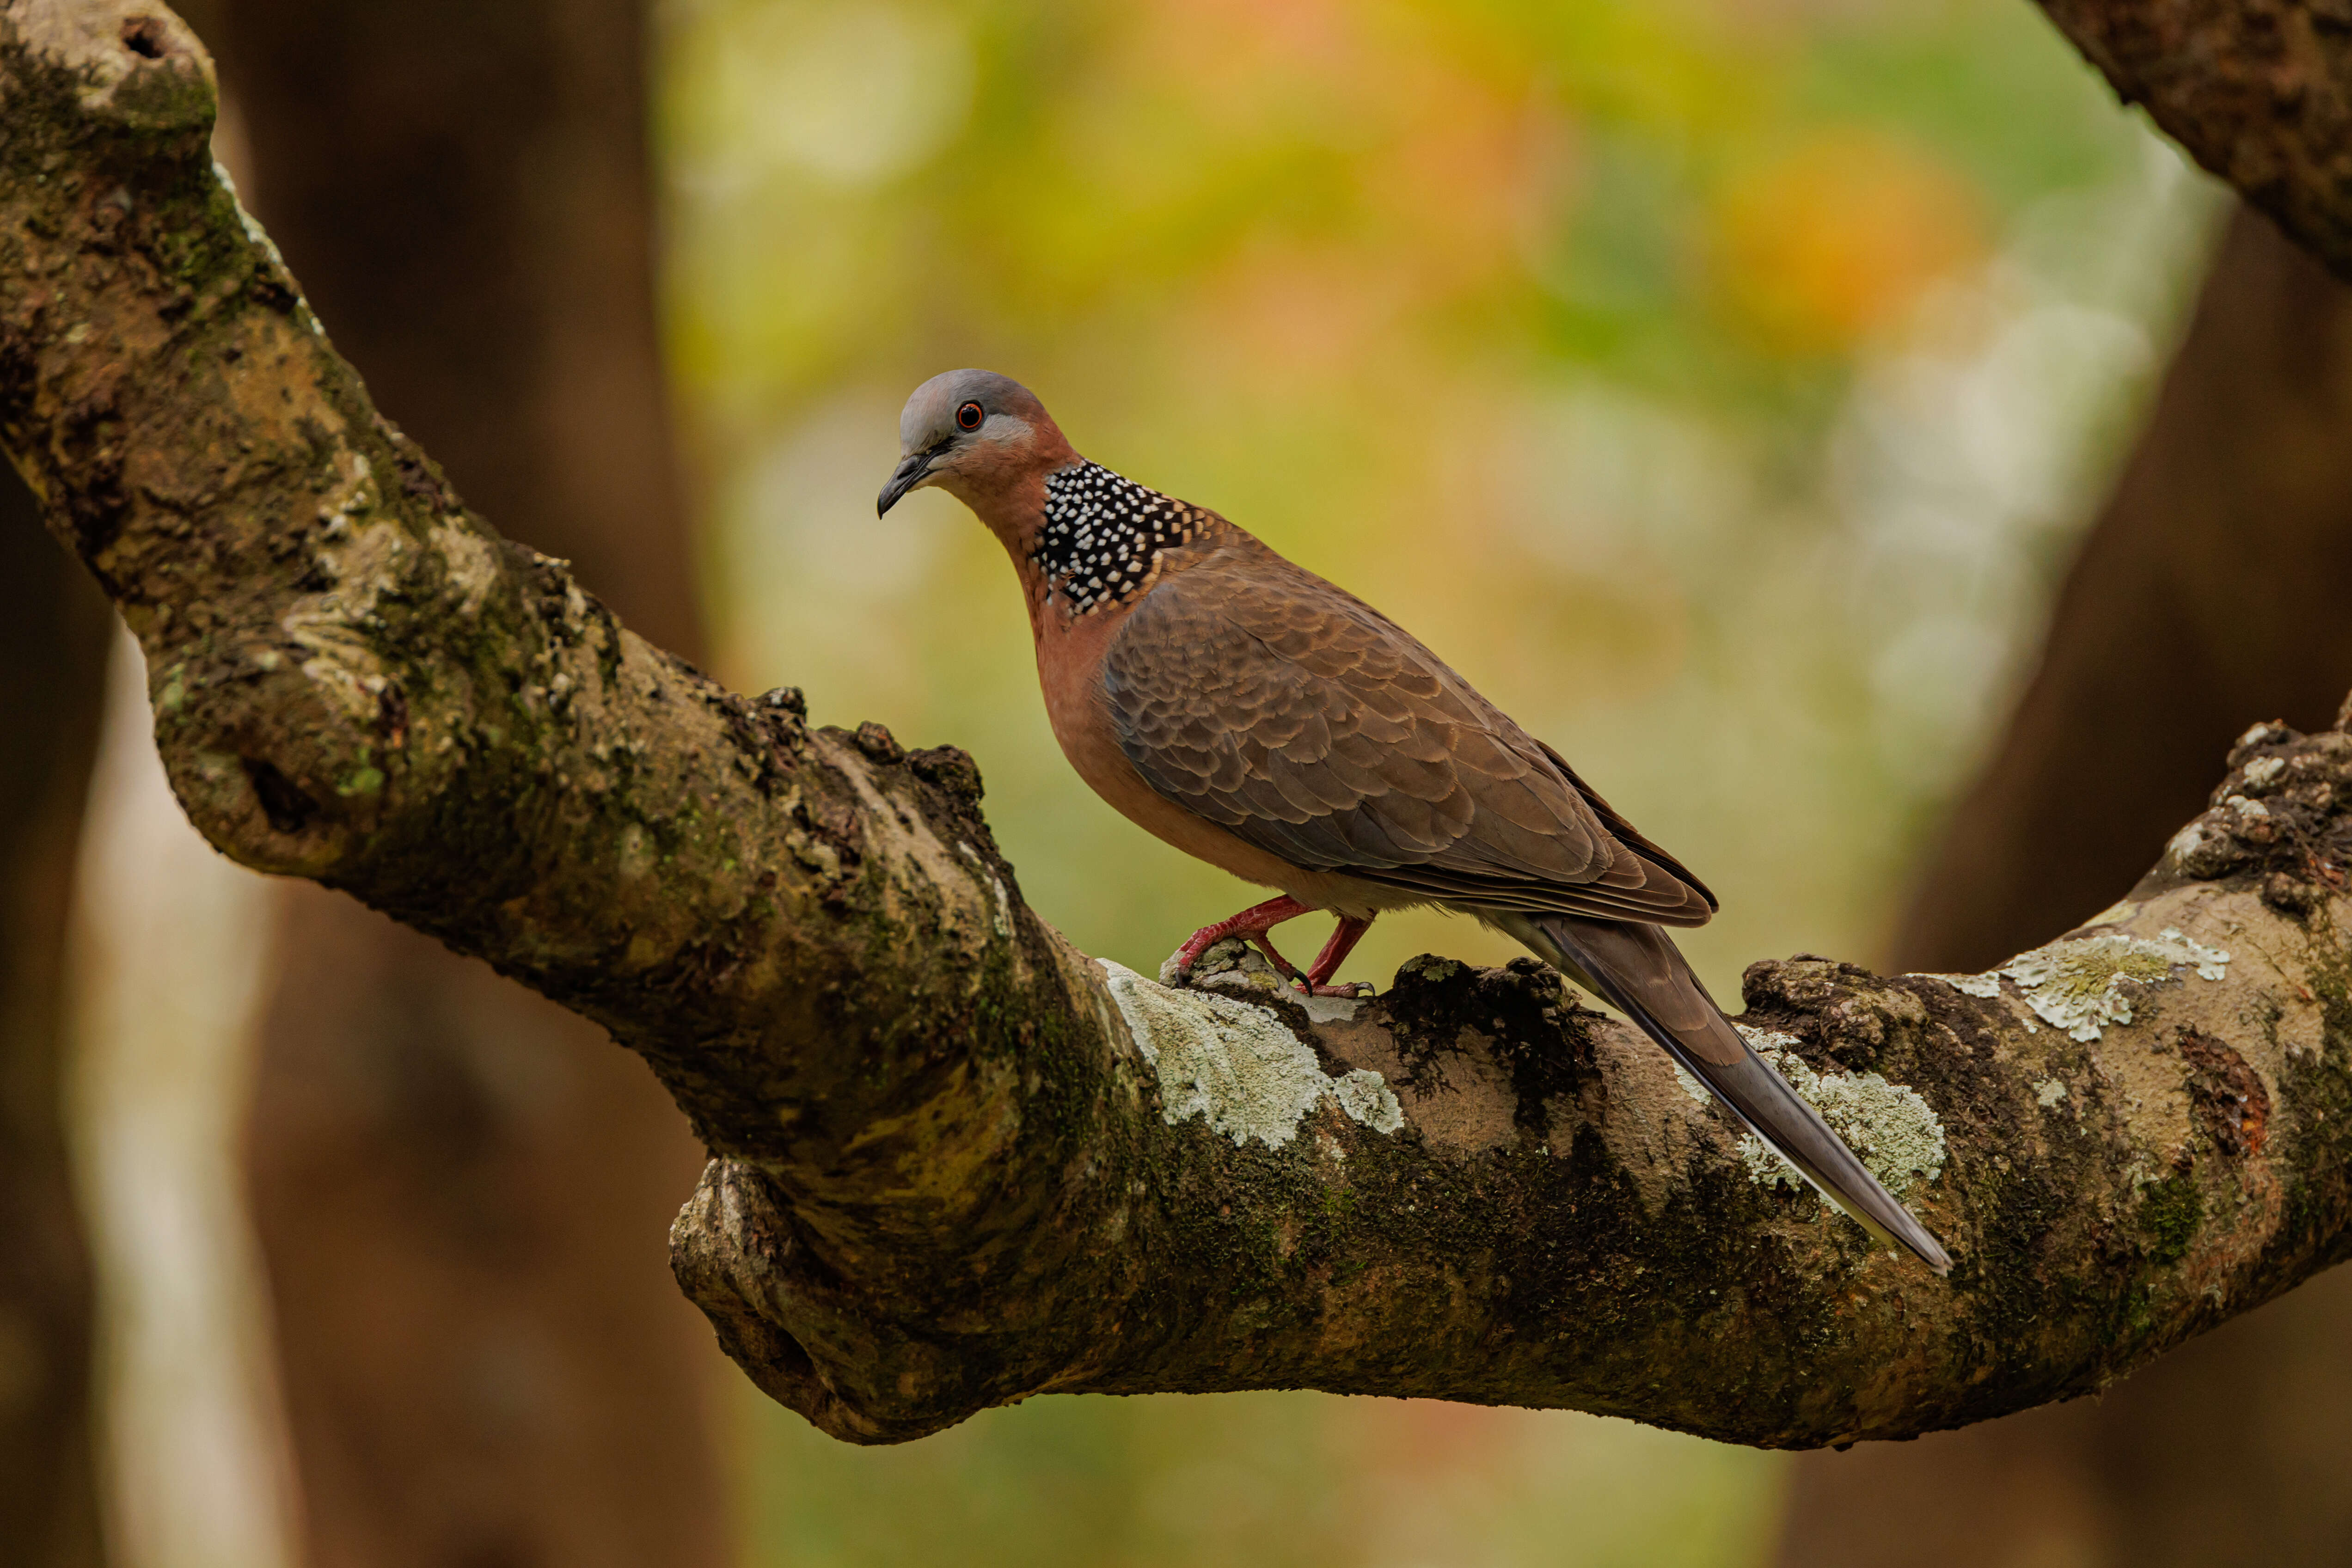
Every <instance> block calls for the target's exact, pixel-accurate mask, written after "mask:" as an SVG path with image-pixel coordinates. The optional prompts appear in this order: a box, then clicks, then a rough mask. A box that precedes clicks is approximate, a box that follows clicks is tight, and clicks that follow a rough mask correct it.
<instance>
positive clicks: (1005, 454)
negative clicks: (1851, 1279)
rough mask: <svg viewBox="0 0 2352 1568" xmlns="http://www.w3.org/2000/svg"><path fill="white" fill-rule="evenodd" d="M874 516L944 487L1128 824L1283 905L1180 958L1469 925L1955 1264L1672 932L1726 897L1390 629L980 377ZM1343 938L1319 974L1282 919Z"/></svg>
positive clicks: (1937, 1258)
mask: <svg viewBox="0 0 2352 1568" xmlns="http://www.w3.org/2000/svg"><path fill="white" fill-rule="evenodd" d="M898 435H899V443H900V448H901V452H902V457H901V459H900V461H899V463H898V468H897V469H896V470H895V471H894V472H893V473H892V474H891V476H890V481H889V483H888V484H887V485H885V486H884V487H883V489H882V494H881V497H880V500H879V502H878V505H877V510H878V511H879V512H887V511H888V510H890V508H891V507H892V506H893V505H894V504H896V503H897V502H898V500H899V498H900V497H902V496H904V495H906V494H907V493H908V491H909V490H915V489H922V488H924V487H926V486H929V485H937V486H939V487H940V488H941V489H945V490H947V491H948V492H949V493H950V495H953V496H955V497H957V498H958V499H959V500H962V501H963V502H964V504H965V505H967V506H969V507H970V508H971V510H973V511H974V512H975V513H977V514H978V516H979V517H980V520H981V521H982V522H984V523H986V524H987V525H988V527H989V529H990V530H991V531H992V532H994V533H995V535H996V537H997V538H998V539H999V540H1000V541H1002V542H1003V545H1004V548H1005V550H1006V551H1007V552H1009V553H1010V554H1011V555H1012V557H1013V568H1014V570H1015V571H1016V572H1017V573H1018V574H1019V576H1020V580H1021V589H1022V595H1023V596H1024V598H1025V599H1026V600H1027V602H1028V606H1029V625H1030V629H1031V631H1032V632H1033V634H1034V637H1035V639H1036V645H1037V674H1038V679H1039V681H1040V683H1041V684H1042V685H1043V686H1044V688H1045V710H1046V712H1047V714H1048V715H1049V716H1050V717H1051V719H1052V721H1053V726H1054V734H1055V739H1057V740H1058V741H1060V742H1061V744H1062V750H1063V752H1065V753H1066V755H1067V756H1068V757H1069V760H1070V763H1071V765H1072V766H1073V767H1075V768H1076V769H1077V771H1078V775H1079V776H1080V777H1081V778H1083V779H1085V780H1086V781H1087V784H1091V785H1093V786H1094V789H1095V791H1096V793H1097V794H1098V795H1101V796H1102V797H1103V798H1104V799H1105V800H1107V801H1108V802H1109V803H1110V804H1111V805H1113V806H1115V807H1117V808H1118V810H1119V811H1120V812H1121V813H1122V814H1124V815H1125V816H1127V817H1129V819H1130V820H1132V821H1133V822H1135V823H1136V824H1137V825H1138V826H1141V827H1143V828H1144V829H1146V830H1147V831H1149V832H1151V833H1153V834H1156V835H1158V836H1159V837H1160V838H1163V839H1165V840H1166V841H1167V842H1169V843H1171V844H1172V845H1174V846H1175V847H1178V848H1179V849H1181V850H1184V851H1185V852H1187V853H1188V854H1192V855H1194V856H1197V857H1199V858H1201V859H1203V860H1206V861H1208V862H1209V863H1210V864H1211V865H1213V866H1218V867H1222V868H1223V869H1225V870H1227V871H1230V872H1232V873H1233V874H1234V876H1236V877H1239V878H1241V879H1244V881H1249V882H1255V883H1257V884H1259V885H1260V886H1263V887H1268V888H1276V889H1280V890H1281V894H1282V896H1281V897H1279V898H1276V899H1272V900H1268V901H1266V902H1265V903H1262V904H1259V905H1257V906H1256V907H1255V908H1254V909H1249V910H1244V911H1242V912H1241V913H1240V914H1237V915H1235V916H1234V917H1233V918H1232V919H1230V920H1225V921H1219V922H1217V923H1216V924H1214V925H1211V926H1204V927H1202V929H1201V930H1199V931H1195V932H1193V933H1192V936H1191V937H1190V938H1189V939H1187V941H1186V942H1184V945H1183V946H1182V947H1181V948H1180V949H1178V951H1177V954H1176V964H1177V967H1178V969H1179V970H1180V972H1181V971H1189V970H1190V968H1191V966H1192V963H1193V961H1195V960H1196V959H1198V958H1199V957H1200V955H1201V954H1202V952H1205V951H1207V949H1208V948H1209V947H1210V946H1211V945H1212V944H1213V943H1214V942H1218V941H1219V940H1221V939H1223V938H1225V937H1229V936H1237V937H1244V938H1246V939H1248V940H1250V941H1252V942H1256V943H1258V944H1259V945H1260V946H1261V948H1262V949H1263V950H1264V951H1265V953H1266V954H1267V956H1268V958H1269V959H1271V960H1272V961H1273V962H1274V963H1275V965H1276V968H1277V969H1278V970H1280V971H1281V972H1282V973H1284V974H1286V975H1290V976H1294V977H1295V978H1296V980H1297V983H1298V984H1303V985H1304V986H1306V987H1307V989H1309V990H1311V991H1314V992H1318V993H1322V994H1353V993H1354V988H1353V987H1352V986H1339V985H1334V984H1332V983H1331V977H1332V975H1333V974H1334V973H1336V972H1337V971H1338V969H1339V964H1340V963H1341V961H1342V960H1344V959H1345V958H1346V957H1347V955H1348V952H1349V949H1350V948H1351V947H1353V946H1354V944H1355V942H1356V940H1357V939H1358V938H1359V937H1360V936H1361V935H1362V934H1363V932H1364V930H1365V928H1367V927H1368V926H1370V924H1371V922H1372V921H1373V920H1374V919H1375V918H1376V917H1377V916H1378V915H1379V914H1380V912H1381V910H1394V909H1403V908H1408V907H1411V906H1415V905H1436V906H1438V907H1439V908H1442V909H1445V910H1455V911H1459V912H1461V913H1464V914H1468V915H1471V916H1474V917H1475V918H1476V919H1478V920H1480V921H1485V922H1486V924H1488V925H1490V926H1493V927H1495V928H1496V929H1497V930H1499V931H1504V932H1507V934H1509V935H1510V936H1512V937H1514V938H1516V939H1517V941H1519V942H1523V943H1524V944H1526V946H1527V947H1528V948H1529V949H1530V950H1531V951H1533V952H1535V953H1536V954H1537V955H1538V957H1540V958H1542V959H1544V960H1545V961H1547V962H1548V963H1552V964H1555V965H1557V966H1558V967H1559V969H1560V970H1561V972H1562V973H1566V974H1568V975H1570V977H1572V978H1573V979H1575V980H1576V981H1577V983H1578V984H1581V985H1583V986H1584V987H1585V988H1586V989H1588V990H1590V991H1591V992H1592V993H1594V994H1596V995H1599V996H1601V997H1602V998H1603V999H1605V1000H1606V1001H1608V1002H1610V1003H1612V1005H1615V1006H1616V1007H1617V1008H1618V1009H1619V1010H1621V1011H1622V1012H1623V1013H1624V1014H1625V1015H1626V1016H1628V1017H1629V1018H1631V1019H1632V1020H1633V1022H1634V1023H1635V1024H1636V1025H1638V1026H1640V1027H1641V1029H1642V1031H1643V1033H1644V1034H1646V1035H1648V1036H1649V1037H1650V1038H1651V1039H1653V1040H1654V1041H1655V1042H1657V1044H1658V1045H1660V1046H1661V1047H1664V1049H1665V1051H1666V1053H1667V1054H1668V1055H1669V1056H1671V1057H1672V1058H1674V1059H1675V1061H1677V1062H1679V1063H1680V1064H1681V1065H1682V1066H1683V1067H1684V1068H1686V1069H1687V1070H1688V1071H1690V1072H1691V1073H1692V1074H1693V1075H1694V1076H1696V1078H1698V1079H1700V1080H1701V1081H1702V1082H1704V1083H1706V1086H1707V1087H1708V1088H1709V1089H1712V1090H1713V1091H1714V1092H1715V1095H1716V1097H1717V1099H1719V1100H1721V1101H1722V1102H1723V1103H1724V1104H1725V1105H1726V1106H1727V1107H1729V1108H1730V1110H1732V1112H1733V1113H1734V1114H1735V1115H1736V1116H1738V1118H1739V1120H1740V1121H1743V1122H1744V1123H1746V1124H1747V1126H1748V1128H1749V1129H1751V1130H1752V1131H1755V1132H1756V1133H1757V1134H1758V1135H1759V1137H1761V1138H1762V1139H1764V1141H1765V1142H1768V1143H1769V1144H1770V1145H1771V1146H1772V1147H1773V1148H1775V1149H1777V1150H1779V1151H1780V1152H1781V1153H1782V1154H1784V1155H1786V1156H1787V1157H1788V1159H1789V1161H1790V1163H1792V1164H1794V1165H1795V1166H1796V1167H1797V1168H1798V1169H1799V1170H1800V1171H1801V1172H1803V1173H1805V1175H1806V1176H1807V1177H1809V1178H1810V1179H1811V1182H1812V1184H1814V1185H1815V1186H1816V1187H1818V1188H1820V1189H1821V1191H1822V1194H1824V1195H1825V1196H1827V1197H1828V1198H1829V1199H1830V1200H1831V1201H1832V1203H1834V1204H1836V1205H1838V1206H1839V1207H1840V1208H1842V1209H1843V1210H1844V1211H1845V1212H1846V1213H1847V1214H1849V1215H1853V1218H1854V1219H1855V1220H1857V1221H1859V1222H1860V1223H1861V1225H1862V1226H1863V1227H1864V1229H1865V1230H1867V1231H1868V1232H1870V1234H1871V1235H1872V1236H1873V1237H1875V1238H1877V1239H1878V1240H1879V1241H1880V1242H1882V1243H1885V1244H1888V1245H1893V1244H1895V1243H1898V1242H1899V1243H1900V1244H1901V1245H1902V1246H1904V1247H1908V1248H1910V1250H1911V1251H1912V1252H1914V1253H1916V1255H1917V1256H1918V1257H1919V1258H1921V1259H1922V1260H1923V1261H1925V1262H1926V1263H1927V1265H1928V1266H1929V1267H1930V1268H1934V1269H1935V1270H1936V1271H1937V1273H1939V1274H1940V1273H1943V1272H1945V1271H1947V1270H1948V1268H1950V1266H1951V1264H1950V1259H1949V1258H1948V1257H1947V1255H1946V1254H1945V1251H1944V1249H1943V1247H1940V1246H1939V1245H1937V1241H1936V1238H1935V1237H1932V1236H1930V1235H1929V1234H1928V1233H1927V1230H1926V1228H1925V1227H1923V1226H1921V1225H1920V1224H1919V1222H1918V1221H1917V1220H1916V1219H1914V1218H1913V1217H1912V1216H1911V1215H1910V1214H1909V1213H1907V1212H1906V1210H1905V1209H1904V1208H1903V1206H1902V1205H1900V1204H1898V1203H1896V1202H1895V1199H1894V1197H1893V1196H1892V1195H1891V1194H1889V1193H1888V1192H1887V1191H1886V1189H1885V1187H1883V1186H1881V1185H1880V1184H1879V1183H1878V1181H1877V1179H1876V1178H1875V1177H1874V1176H1873V1175H1872V1174H1871V1173H1870V1172H1869V1171H1868V1170H1867V1169H1866V1168H1864V1165H1863V1163H1862V1162H1861V1161H1859V1160H1858V1159H1856V1158H1855V1157H1854V1155H1853V1152H1852V1151H1850V1150H1848V1149H1847V1148H1846V1146H1845V1145H1844V1144H1843V1142H1840V1141H1839V1139H1838V1137H1837V1135H1836V1134H1835V1133H1834V1132H1832V1131H1830V1129H1829V1127H1828V1125H1827V1124H1826V1123H1824V1122H1823V1121H1822V1118H1821V1115H1820V1113H1819V1112H1818V1111H1816V1110H1814V1109H1813V1108H1812V1107H1811V1105H1809V1104H1808V1103H1806V1102H1805V1101H1804V1100H1801V1099H1800V1098H1799V1097H1798V1096H1797V1095H1796V1094H1795V1092H1794V1091H1792V1090H1791V1089H1790V1088H1789V1086H1788V1084H1787V1083H1786V1082H1785V1081H1783V1080H1782V1079H1781V1078H1780V1075H1779V1074H1778V1073H1776V1072H1775V1071H1774V1070H1773V1069H1772V1068H1771V1066H1770V1065H1769V1064H1768V1063H1767V1062H1765V1061H1764V1060H1763V1059H1762V1058H1759V1056H1758V1055H1757V1054H1756V1052H1755V1051H1754V1050H1753V1049H1751V1048H1750V1047H1748V1042H1747V1041H1746V1040H1745V1039H1744V1038H1743V1037H1741V1036H1740V1034H1739V1031H1738V1029H1736V1028H1735V1027H1733V1026H1732V1025H1731V1023H1730V1021H1729V1020H1728V1019H1727V1018H1726V1017H1725V1016H1723V1014H1722V1012H1721V1011H1720V1010H1719V1009H1718V1008H1717V1006H1716V1005H1715V1003H1714V1002H1713V1001H1712V1000H1711V999H1710V998H1709V997H1708V995H1707V994H1706V988H1705V987H1704V986H1702V985H1701V984H1699V981H1698V978H1697V976H1696V975H1695V974H1693V973H1691V969H1690V966H1689V964H1687V963H1685V962H1684V960H1683V957H1682V954H1681V953H1680V952H1677V951H1676V950H1675V944H1674V943H1673V942H1672V941H1670V940H1669V939H1668V938H1667V936H1666V933H1665V931H1664V928H1665V927H1667V926H1695V925H1699V924H1702V923H1704V922H1705V921H1706V920H1707V918H1708V917H1709V916H1710V915H1712V914H1713V913H1714V912H1715V908H1716V900H1715V896H1714V895H1713V894H1712V893H1710V892H1708V891H1707V889H1706V886H1705V885H1704V884H1702V883H1701V882H1700V881H1699V879H1697V878H1696V877H1695V876H1693V875H1692V874H1691V873H1690V872H1689V871H1688V870H1686V869H1685V868H1684V867H1683V865H1682V863H1681V862H1679V861H1677V860H1676V859H1675V858H1674V857H1673V856H1671V855H1668V854H1667V853H1666V852H1665V851H1664V850H1663V849H1661V848H1659V847H1657V846H1656V845H1654V844H1653V843H1651V842H1650V841H1649V840H1648V839H1646V838H1644V837H1642V835H1641V834H1639V833H1637V832H1636V831H1634V829H1633V825H1632V824H1631V823H1629V822H1627V821H1626V820H1625V819H1624V818H1623V817H1622V816H1619V815H1618V814H1617V813H1616V812H1615V811H1613V810H1612V809H1611V808H1610V805H1609V803H1608V802H1606V801H1604V800H1602V799H1601V796H1600V795H1596V794H1595V793H1593V791H1592V789H1591V786H1590V785H1588V784H1585V782H1584V781H1583V780H1582V779H1580V778H1579V777H1577V776H1576V773H1575V770H1574V769H1572V768H1570V766H1569V765H1568V763H1567V761H1566V760H1565V759H1564V758H1562V757H1561V756H1560V754H1559V752H1555V751H1553V750H1552V749H1551V748H1550V747H1549V746H1548V745H1546V744H1544V743H1543V742H1541V741H1538V740H1536V739H1535V738H1534V737H1532V736H1530V735H1528V733H1527V731H1524V730H1521V729H1520V728H1519V727H1518V725H1517V724H1515V723H1513V722H1512V721H1511V720H1510V718H1509V717H1508V716H1507V714H1505V713H1503V712H1502V711H1501V710H1499V709H1497V708H1496V707H1495V705H1494V704H1493V703H1491V702H1488V701H1487V700H1486V699H1485V698H1484V697H1481V696H1480V695H1479V694H1478V693H1477V692H1476V691H1475V690H1474V689H1472V688H1471V686H1470V683H1469V682H1468V681H1466V680H1464V679H1462V678H1461V677H1460V676H1459V675H1456V674H1455V673H1454V671H1453V670H1452V669H1450V668H1447V667H1446V665H1445V664H1444V661H1443V660H1441V659H1440V658H1438V657H1437V656H1436V655H1435V654H1433V653H1431V652H1430V651H1429V649H1427V648H1425V647H1423V646H1422V645H1421V644H1420V643H1419V642H1417V641H1415V640H1414V639H1413V637H1412V636H1411V635H1410V634H1408V633H1407V632H1405V631H1404V630H1403V628H1402V627H1400V626H1397V625H1396V624H1395V623H1394V622H1392V621H1391V620H1389V619H1388V617H1386V616H1382V615H1381V613H1380V612H1379V611H1377V610H1375V609H1373V608H1372V607H1371V606H1370V605H1367V604H1365V603H1363V601H1361V600H1360V599H1358V598H1356V597H1354V596H1353V595H1350V594H1349V593H1347V592H1346V591H1344V590H1343V589H1340V588H1338V587H1335V586H1334V585H1333V584H1329V583H1327V582H1325V581H1324V580H1323V579H1322V578H1320V577H1318V576H1316V575H1315V574H1313V573H1311V572H1308V571H1306V570H1305V569H1303V568H1301V567H1298V566H1296V565H1293V564H1292V563H1290V562H1288V561H1286V560H1284V559H1283V558H1282V557H1281V556H1280V555H1278V554H1276V553H1275V552H1274V551H1272V550H1271V549H1269V548H1267V547H1266V546H1265V544H1264V543H1262V542H1259V541H1258V540H1257V539H1255V537H1253V536H1252V535H1250V534H1249V533H1247V532H1244V531H1243V530H1242V529H1240V528H1238V527H1236V526H1235V525H1234V524H1233V523H1231V522H1229V521H1226V520H1225V519H1224V518H1223V517H1220V516H1219V515H1217V514H1216V513H1215V512H1213V511H1210V510H1207V509H1206V508H1203V507H1197V506H1193V505H1191V504H1189V503H1187V502H1184V501H1180V500H1175V499H1174V498H1172V497H1170V496H1165V495H1162V494H1160V492H1158V491H1157V490H1151V489H1145V488H1144V487H1143V486H1141V485H1139V484H1137V483H1136V482H1135V481H1134V480H1132V479H1126V478H1124V477H1122V476H1120V475H1118V474H1116V473H1114V472H1112V471H1111V470H1110V469H1108V468H1103V467H1101V466H1100V465H1099V464H1096V463H1090V462H1087V460H1086V459H1085V458H1081V457H1079V456H1078V454H1077V453H1076V451H1074V450H1072V449H1071V447H1070V444H1069V442H1068V441H1067V440H1066V439H1065V438H1064V437H1063V435H1062V432H1061V429H1060V428H1059V427H1058V426H1055V423H1054V421H1053V419H1052V418H1051V417H1049V416H1047V415H1046V413H1045V407H1044V405H1041V404H1040V403H1039V402H1038V401H1037V399H1036V398H1035V397H1034V396H1033V395H1031V394H1030V393H1029V392H1028V390H1027V389H1026V388H1024V387H1023V386H1021V385H1020V384H1018V383H1015V382H1013V381H1011V380H1009V379H1007V378H1006V377H1004V376H1002V375H997V374H993V373H992V372H989V371H981V370H959V371H950V372H948V373H947V374H943V375H939V376H934V377H933V378H932V379H931V380H929V381H928V382H925V383H924V384H922V385H921V386H919V387H918V388H917V389H916V391H915V395H913V396H912V397H911V398H909V399H908V402H907V408H906V412H905V413H904V414H903V415H902V416H900V417H899V421H898ZM1312 910H1330V911H1331V912H1332V913H1334V914H1336V915H1337V916H1338V917H1339V927H1338V929H1337V930H1336V931H1334V932H1333V933H1332V937H1331V940H1330V942H1328V944H1326V946H1325V947H1324V949H1323V951H1322V953H1321V954H1320V955H1319V956H1318V958H1317V959H1316V961H1315V962H1314V963H1313V964H1311V965H1310V966H1309V967H1308V969H1307V973H1306V974H1305V975H1304V976H1298V975H1297V972H1296V971H1295V970H1294V969H1293V968H1292V967H1291V966H1290V965H1289V964H1288V963H1286V962H1285V961H1284V960H1283V959H1282V958H1281V956H1280V954H1278V953H1276V952H1275V950H1274V947H1273V943H1272V941H1271V939H1270V937H1269V936H1268V932H1269V931H1271V930H1272V928H1273V927H1274V926H1276V924H1278V923H1280V922H1282V921H1286V920H1289V919H1291V918H1292V917H1294V916H1297V915H1302V914H1306V913H1308V912H1310V911H1312Z"/></svg>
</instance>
